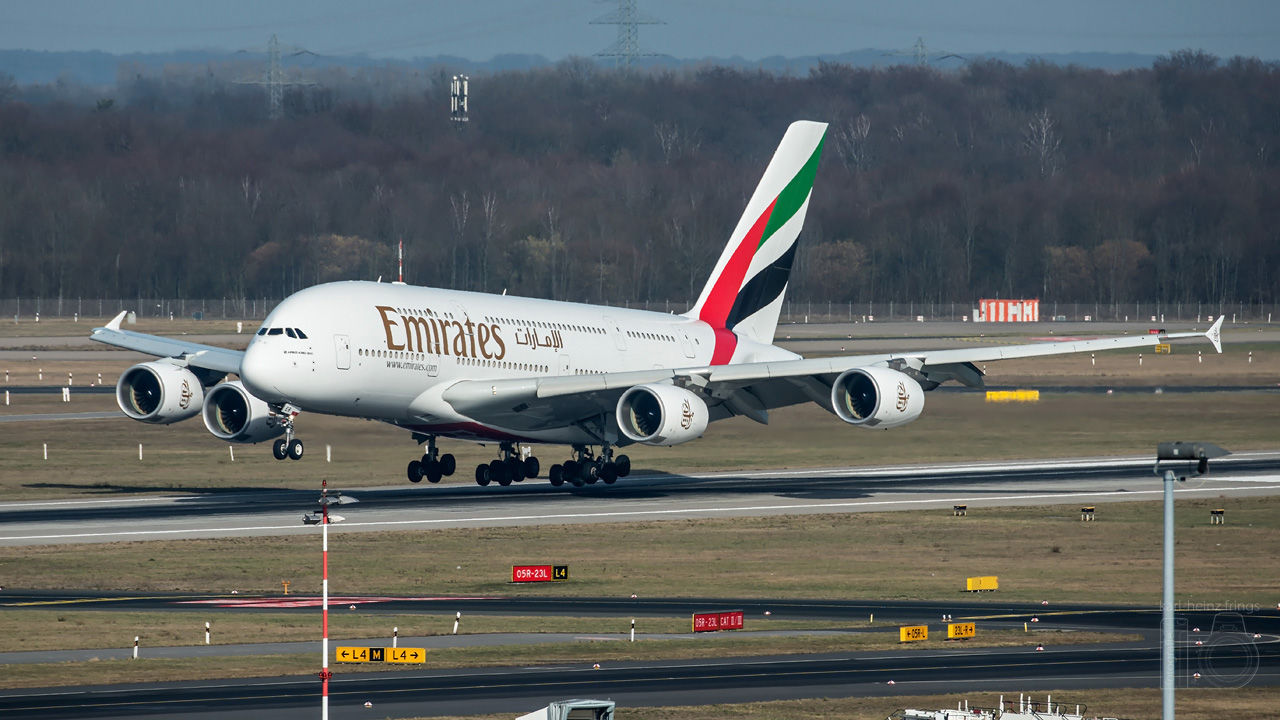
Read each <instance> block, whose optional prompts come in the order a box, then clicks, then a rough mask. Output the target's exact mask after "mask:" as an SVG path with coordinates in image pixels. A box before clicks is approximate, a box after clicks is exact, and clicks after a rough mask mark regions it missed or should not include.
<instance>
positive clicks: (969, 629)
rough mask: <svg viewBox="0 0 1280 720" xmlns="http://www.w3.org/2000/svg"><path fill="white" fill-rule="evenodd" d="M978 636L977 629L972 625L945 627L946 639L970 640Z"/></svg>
mask: <svg viewBox="0 0 1280 720" xmlns="http://www.w3.org/2000/svg"><path fill="white" fill-rule="evenodd" d="M977 634H978V629H977V628H976V627H975V626H974V624H973V623H949V624H948V625H947V639H948V640H959V639H962V638H971V637H973V636H975V635H977Z"/></svg>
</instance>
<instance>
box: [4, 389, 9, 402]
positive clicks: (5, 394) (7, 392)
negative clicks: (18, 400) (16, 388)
mask: <svg viewBox="0 0 1280 720" xmlns="http://www.w3.org/2000/svg"><path fill="white" fill-rule="evenodd" d="M4 404H5V405H8V404H9V391H8V390H5V391H4Z"/></svg>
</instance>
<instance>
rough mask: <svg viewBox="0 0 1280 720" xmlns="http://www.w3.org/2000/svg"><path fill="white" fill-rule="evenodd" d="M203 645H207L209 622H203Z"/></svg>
mask: <svg viewBox="0 0 1280 720" xmlns="http://www.w3.org/2000/svg"><path fill="white" fill-rule="evenodd" d="M204 644H205V645H208V644H209V621H208V620H205V621H204Z"/></svg>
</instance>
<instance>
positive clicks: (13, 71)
mask: <svg viewBox="0 0 1280 720" xmlns="http://www.w3.org/2000/svg"><path fill="white" fill-rule="evenodd" d="M887 53H888V51H885V50H876V49H865V50H854V51H851V52H847V53H840V54H838V55H806V56H802V57H783V56H780V55H774V56H770V57H767V58H763V59H761V60H747V59H745V58H742V57H736V56H735V57H730V58H715V57H706V58H672V57H659V58H648V59H646V60H645V61H644V62H643V63H641V65H642V66H645V67H672V68H679V67H690V66H694V67H696V66H704V65H724V66H729V67H739V68H760V69H762V70H769V71H772V72H779V73H792V74H803V73H807V72H808V71H809V68H811V67H813V66H815V65H817V64H818V63H819V62H820V61H826V62H836V63H842V64H847V65H852V66H855V67H873V66H879V65H899V64H905V63H912V62H914V61H915V60H914V58H912V57H910V56H902V55H889V54H887ZM966 57H967V58H968V59H974V58H978V57H983V58H987V59H998V60H1004V61H1005V62H1009V63H1012V64H1014V65H1023V64H1025V63H1026V62H1027V61H1028V60H1031V59H1038V60H1041V61H1044V62H1048V63H1052V64H1055V65H1064V66H1065V65H1079V66H1082V67H1091V68H1102V69H1106V70H1127V69H1132V68H1142V67H1151V64H1152V63H1153V62H1154V61H1155V59H1156V56H1154V55H1140V54H1137V53H1050V54H1044V55H1034V54H1030V53H1010V52H992V53H983V54H980V55H972V56H966ZM255 60H257V61H258V62H265V57H264V56H262V55H247V54H245V53H235V52H227V51H225V50H180V51H174V52H168V53H129V54H125V55H115V54H112V53H106V52H101V51H97V50H93V51H87V52H42V51H35V50H0V72H4V73H8V74H9V75H12V76H13V77H14V80H15V81H16V82H17V83H18V84H20V85H47V84H51V83H55V82H57V81H58V80H59V79H62V80H65V81H75V82H78V83H81V84H85V85H93V86H113V85H115V84H116V80H117V77H118V76H119V73H120V72H122V71H123V72H128V71H129V70H125V68H129V69H130V70H132V71H134V72H137V71H142V70H145V71H148V72H159V71H161V70H162V69H164V68H165V67H172V66H175V65H186V66H194V67H199V66H202V65H214V66H220V65H235V64H245V63H249V62H253V61H255ZM287 62H288V64H289V65H294V66H301V67H311V68H314V67H346V68H352V69H359V68H368V67H379V68H383V67H404V68H409V69H427V68H432V67H439V66H445V67H449V68H456V69H458V70H463V71H466V72H469V73H485V72H499V71H503V70H527V69H530V68H536V67H548V66H552V65H554V64H555V61H552V60H548V59H547V58H545V57H543V56H542V55H523V54H508V55H498V56H495V57H493V58H490V59H488V60H480V61H476V60H468V59H466V58H460V57H455V56H451V55H437V56H433V57H420V58H414V59H412V60H399V59H390V58H374V57H369V56H367V55H343V56H335V57H326V56H304V57H302V58H297V59H292V60H289V61H287ZM963 63H964V60H958V59H954V58H950V59H946V60H938V61H936V62H935V63H934V65H935V67H939V68H943V69H955V68H958V67H961V66H962V65H963ZM602 64H605V65H608V64H609V63H608V61H602Z"/></svg>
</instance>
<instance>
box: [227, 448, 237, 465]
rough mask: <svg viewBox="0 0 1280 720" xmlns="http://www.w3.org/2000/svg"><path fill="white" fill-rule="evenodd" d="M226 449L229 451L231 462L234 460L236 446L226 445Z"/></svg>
mask: <svg viewBox="0 0 1280 720" xmlns="http://www.w3.org/2000/svg"><path fill="white" fill-rule="evenodd" d="M227 450H228V451H229V452H230V453H231V462H235V461H236V446H235V445H228V446H227Z"/></svg>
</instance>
